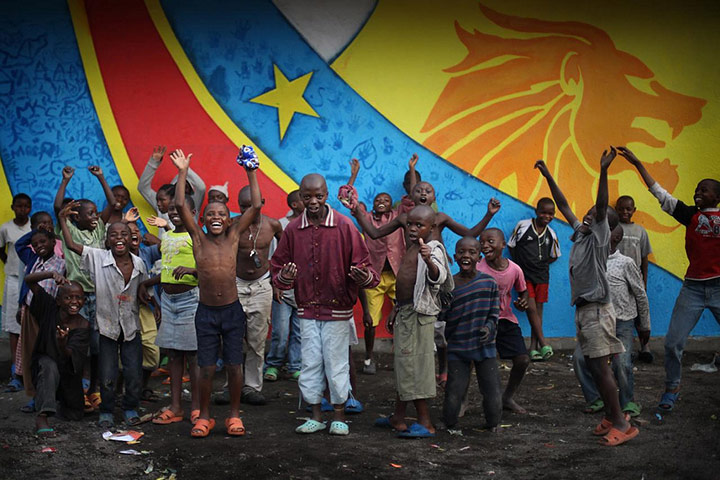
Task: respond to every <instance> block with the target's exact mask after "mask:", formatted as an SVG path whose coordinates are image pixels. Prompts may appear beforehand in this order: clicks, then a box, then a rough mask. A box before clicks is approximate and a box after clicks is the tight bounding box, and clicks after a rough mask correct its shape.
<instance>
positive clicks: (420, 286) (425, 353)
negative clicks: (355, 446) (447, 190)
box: [375, 205, 454, 438]
mask: <svg viewBox="0 0 720 480" xmlns="http://www.w3.org/2000/svg"><path fill="white" fill-rule="evenodd" d="M435 218H436V214H435V212H434V211H433V209H432V208H430V206H429V205H418V206H417V207H415V208H413V209H412V210H410V213H408V214H407V222H406V225H407V227H406V228H405V246H406V250H405V255H404V256H403V258H402V263H401V264H400V269H399V270H398V276H397V283H396V295H397V304H396V307H395V309H396V312H397V313H396V315H395V317H394V318H392V317H391V319H389V321H388V330H389V331H391V332H393V334H394V337H395V356H394V366H395V384H396V389H397V398H396V401H395V412H394V413H393V414H392V415H391V416H390V417H387V418H380V419H378V420H376V422H375V425H377V426H381V427H383V426H384V427H391V428H393V429H395V430H397V431H398V432H400V433H399V434H398V436H399V437H403V438H424V437H433V436H435V427H433V425H432V421H431V420H430V408H429V406H428V399H430V398H433V397H434V396H435V392H436V390H435V352H434V351H433V347H434V344H435V338H434V337H435V326H434V324H435V320H436V319H437V315H438V313H440V310H441V302H440V298H439V296H440V290H441V289H442V290H444V291H446V292H450V291H452V289H453V288H454V283H453V278H452V276H451V275H450V265H449V263H448V258H447V253H446V252H445V248H444V247H443V246H442V244H441V243H440V242H438V241H437V240H431V239H432V237H433V230H435ZM409 402H413V404H414V405H415V410H416V411H417V422H416V423H413V424H412V425H410V427H408V426H407V424H406V423H405V412H406V410H407V404H408V403H409Z"/></svg>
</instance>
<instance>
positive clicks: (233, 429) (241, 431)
mask: <svg viewBox="0 0 720 480" xmlns="http://www.w3.org/2000/svg"><path fill="white" fill-rule="evenodd" d="M225 428H227V433H228V435H232V436H234V437H240V436H242V435H245V425H243V422H242V420H241V419H240V417H231V418H226V419H225Z"/></svg>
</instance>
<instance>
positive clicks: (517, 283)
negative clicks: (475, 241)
mask: <svg viewBox="0 0 720 480" xmlns="http://www.w3.org/2000/svg"><path fill="white" fill-rule="evenodd" d="M477 269H478V271H480V272H483V273H487V274H488V275H490V276H491V277H493V278H494V279H495V281H496V282H497V285H498V291H499V293H500V318H505V319H507V320H510V321H511V322H513V323H518V319H517V317H515V314H514V313H513V311H512V289H513V287H514V288H515V291H516V292H524V291H525V290H527V285H526V284H525V276H524V275H523V272H522V269H521V268H520V267H519V266H518V264H517V263H515V262H513V261H512V260H510V259H508V266H507V268H506V269H505V270H495V269H494V268H491V267H490V265H488V264H487V262H486V261H485V258H482V259H480V261H479V262H478V263H477Z"/></svg>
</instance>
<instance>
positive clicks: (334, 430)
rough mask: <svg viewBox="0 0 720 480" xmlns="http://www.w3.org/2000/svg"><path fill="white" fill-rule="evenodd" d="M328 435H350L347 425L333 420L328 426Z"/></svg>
mask: <svg viewBox="0 0 720 480" xmlns="http://www.w3.org/2000/svg"><path fill="white" fill-rule="evenodd" d="M329 433H330V435H343V436H345V435H350V429H349V428H348V426H347V423H345V422H341V421H338V420H335V421H334V422H332V423H331V424H330V432H329Z"/></svg>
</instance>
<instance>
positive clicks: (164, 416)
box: [152, 408, 183, 425]
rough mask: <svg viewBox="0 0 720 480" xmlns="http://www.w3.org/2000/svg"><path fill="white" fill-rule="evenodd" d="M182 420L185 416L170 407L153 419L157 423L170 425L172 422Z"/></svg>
mask: <svg viewBox="0 0 720 480" xmlns="http://www.w3.org/2000/svg"><path fill="white" fill-rule="evenodd" d="M182 421H183V416H182V415H175V412H173V411H172V410H170V409H169V408H166V409H165V410H163V411H162V412H160V415H158V416H157V417H155V418H153V419H152V422H153V423H154V424H155V425H170V424H171V423H177V422H182Z"/></svg>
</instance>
